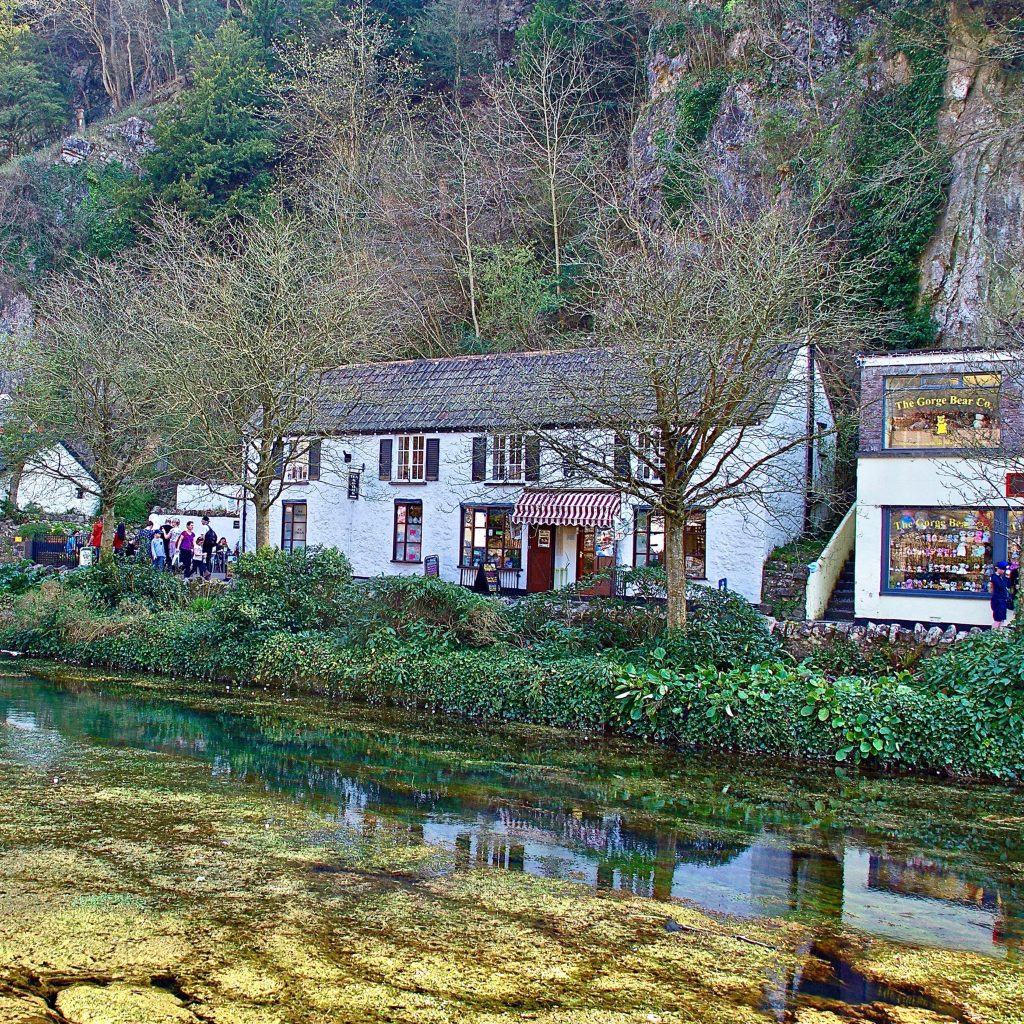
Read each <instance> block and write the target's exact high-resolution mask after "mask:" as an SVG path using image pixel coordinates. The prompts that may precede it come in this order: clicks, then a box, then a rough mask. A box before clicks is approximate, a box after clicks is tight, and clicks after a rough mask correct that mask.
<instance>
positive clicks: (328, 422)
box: [316, 348, 796, 434]
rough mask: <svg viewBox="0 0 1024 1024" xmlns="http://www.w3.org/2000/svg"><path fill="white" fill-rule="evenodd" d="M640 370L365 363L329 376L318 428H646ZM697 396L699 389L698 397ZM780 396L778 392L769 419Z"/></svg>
mask: <svg viewBox="0 0 1024 1024" xmlns="http://www.w3.org/2000/svg"><path fill="white" fill-rule="evenodd" d="M795 353H796V349H795V348H789V349H787V350H785V351H783V350H780V352H779V363H778V369H777V370H776V371H775V375H776V376H779V375H781V377H780V381H781V379H782V378H784V377H785V375H786V373H787V372H788V368H789V366H790V365H792V361H793V358H794V356H795ZM638 373H639V371H632V372H630V371H629V369H628V368H627V367H626V366H624V365H623V362H622V360H621V358H620V357H618V356H617V355H616V354H615V353H613V352H612V351H609V350H606V349H572V350H564V351H551V352H511V353H501V354H494V355H480V356H455V357H450V358H444V359H414V360H406V361H402V362H391V363H365V364H361V365H358V366H349V367H343V368H341V369H338V370H335V371H333V373H331V374H330V375H329V377H328V378H327V380H326V382H325V383H326V386H325V387H324V388H323V389H322V392H321V398H320V400H319V402H318V415H317V420H318V422H317V424H316V427H317V429H318V430H321V431H325V432H331V433H338V434H393V433H406V432H422V433H429V432H445V431H476V430H496V429H505V430H508V429H515V427H516V426H517V425H522V426H524V427H526V426H529V425H533V426H544V427H557V426H586V425H590V424H602V423H605V424H608V423H615V424H616V426H620V427H621V426H622V425H623V420H624V414H626V415H628V417H629V418H630V420H631V421H632V422H635V423H636V424H640V423H643V422H645V421H646V420H649V419H650V418H651V416H652V414H653V408H654V396H653V393H652V391H651V389H650V386H649V385H645V384H644V382H643V380H640V379H638V378H637V374H638ZM769 376H770V375H769ZM780 386H781V384H780ZM686 390H687V389H686V388H684V392H685V391H686ZM698 390H699V385H698V387H697V388H695V389H694V393H696V392H697V391H698ZM762 397H764V396H762ZM777 398H778V390H776V391H775V396H774V397H769V398H768V399H767V401H766V405H767V406H768V407H769V408H765V407H764V406H762V409H761V415H765V414H767V412H769V411H770V407H772V406H774V404H775V402H776V401H777ZM756 418H758V417H755V419H756Z"/></svg>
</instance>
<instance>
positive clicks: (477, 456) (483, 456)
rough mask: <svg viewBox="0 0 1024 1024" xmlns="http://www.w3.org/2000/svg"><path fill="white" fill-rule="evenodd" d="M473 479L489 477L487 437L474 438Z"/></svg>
mask: <svg viewBox="0 0 1024 1024" xmlns="http://www.w3.org/2000/svg"><path fill="white" fill-rule="evenodd" d="M473 479H474V480H486V479H487V438H486V437H483V436H482V435H481V436H480V437H474V438H473Z"/></svg>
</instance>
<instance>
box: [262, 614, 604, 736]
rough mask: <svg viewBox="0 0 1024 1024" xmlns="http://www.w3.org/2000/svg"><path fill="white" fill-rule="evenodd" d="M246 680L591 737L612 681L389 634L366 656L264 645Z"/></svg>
mask: <svg viewBox="0 0 1024 1024" xmlns="http://www.w3.org/2000/svg"><path fill="white" fill-rule="evenodd" d="M253 675H254V678H255V679H256V681H257V682H260V683H265V684H274V685H278V686H280V685H284V686H296V687H301V688H303V689H305V690H310V691H313V692H319V693H325V694H328V695H331V696H336V697H342V698H346V699H351V700H359V701H363V702H365V703H369V704H375V705H388V706H400V707H406V708H415V709H420V710H423V711H429V712H433V713H438V714H449V715H460V716H466V717H470V718H480V719H504V720H515V721H522V722H534V723H539V724H545V725H553V726H560V727H562V728H586V729H597V730H600V729H602V728H603V725H604V723H605V721H606V720H607V713H608V705H609V702H610V698H611V684H612V680H613V672H612V667H611V664H610V663H608V662H606V661H604V660H602V659H597V658H576V659H573V658H559V659H555V660H541V659H538V658H536V657H532V656H531V655H530V654H529V653H528V652H526V651H523V650H521V649H518V648H514V647H510V646H508V645H504V644H495V645H492V646H490V647H487V648H482V649H476V650H457V649H453V648H452V647H450V646H448V645H446V644H443V643H437V642H436V641H431V640H423V639H422V638H421V639H420V640H418V641H416V642H407V641H403V640H401V639H399V638H398V637H396V636H395V635H394V633H393V631H391V630H388V629H383V630H380V631H379V632H377V633H376V634H374V635H372V636H371V637H370V638H369V640H368V643H367V645H366V646H365V647H352V646H349V645H347V644H346V643H345V637H344V635H343V634H326V633H300V634H274V635H272V636H269V637H265V638H264V640H263V641H262V643H261V644H260V647H259V650H258V652H257V653H256V656H255V658H254V661H253Z"/></svg>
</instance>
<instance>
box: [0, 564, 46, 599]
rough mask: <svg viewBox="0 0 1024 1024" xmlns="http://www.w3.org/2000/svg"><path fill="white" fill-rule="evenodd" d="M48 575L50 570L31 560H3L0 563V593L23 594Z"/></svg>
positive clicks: (36, 585)
mask: <svg viewBox="0 0 1024 1024" xmlns="http://www.w3.org/2000/svg"><path fill="white" fill-rule="evenodd" d="M50 575H51V572H50V570H48V569H45V568H44V567H43V566H41V565H35V564H34V563H32V562H5V563H3V564H0V594H14V595H17V594H24V593H25V592H26V591H27V590H32V589H33V588H35V587H38V586H39V585H40V584H41V583H42V582H43V580H45V579H47V578H48V577H49V576H50Z"/></svg>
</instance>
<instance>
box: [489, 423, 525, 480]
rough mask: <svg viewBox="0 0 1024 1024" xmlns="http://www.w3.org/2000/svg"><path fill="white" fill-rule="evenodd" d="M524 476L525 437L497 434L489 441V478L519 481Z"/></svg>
mask: <svg viewBox="0 0 1024 1024" xmlns="http://www.w3.org/2000/svg"><path fill="white" fill-rule="evenodd" d="M525 477H526V438H525V436H524V435H522V434H498V435H496V436H495V437H494V438H493V439H492V442H491V479H492V480H509V481H519V480H523V479H525Z"/></svg>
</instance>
